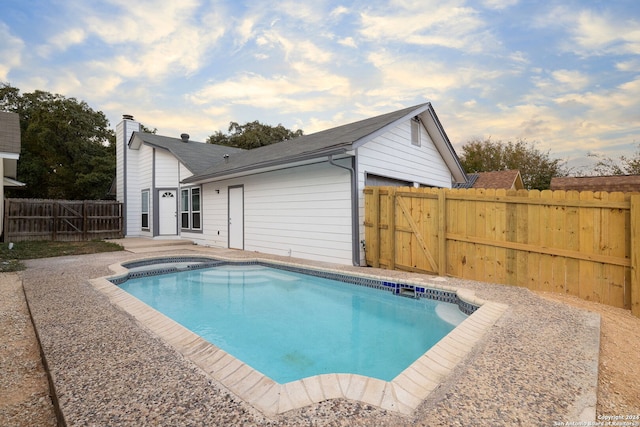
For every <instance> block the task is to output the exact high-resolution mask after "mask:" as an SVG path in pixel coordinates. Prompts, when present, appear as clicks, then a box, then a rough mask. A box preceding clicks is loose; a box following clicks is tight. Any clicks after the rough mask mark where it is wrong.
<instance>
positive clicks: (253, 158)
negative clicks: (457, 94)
mask: <svg viewBox="0 0 640 427" xmlns="http://www.w3.org/2000/svg"><path fill="white" fill-rule="evenodd" d="M414 116H419V117H420V119H421V121H422V122H423V123H424V124H425V128H426V129H427V132H428V133H429V135H430V136H431V138H432V140H433V141H434V143H435V145H436V148H437V149H438V151H439V152H440V155H441V156H442V158H443V159H444V161H445V162H446V164H447V166H448V167H449V169H450V170H451V172H452V175H453V177H454V179H455V180H456V181H466V176H465V174H464V170H463V169H462V166H461V165H460V161H459V159H458V156H457V155H456V154H455V151H454V150H453V146H452V145H451V143H450V141H449V138H448V137H447V135H446V133H445V132H444V129H443V128H442V126H441V125H440V121H439V120H438V117H437V116H436V114H435V111H434V110H433V107H432V106H431V103H425V104H420V105H416V106H413V107H409V108H404V109H402V110H398V111H394V112H391V113H387V114H383V115H380V116H376V117H372V118H369V119H365V120H360V121H357V122H354V123H349V124H346V125H343V126H338V127H335V128H331V129H327V130H324V131H320V132H316V133H313V134H310V135H304V136H300V137H297V138H294V139H291V140H287V141H283V142H279V143H275V144H271V145H267V146H263V147H259V148H256V149H253V150H247V151H242V152H239V153H235V155H234V154H233V153H230V157H229V159H228V162H223V163H218V164H216V165H215V166H212V167H210V168H209V169H207V170H205V171H203V172H201V173H199V174H196V175H194V176H192V177H190V178H187V179H185V180H184V182H198V181H206V180H210V179H214V178H220V177H228V176H229V175H237V174H242V173H246V172H250V171H256V170H258V169H265V168H273V167H277V166H280V165H285V164H291V163H296V162H304V161H309V160H311V159H317V158H320V157H327V156H330V155H342V154H346V153H347V152H349V151H351V150H354V149H356V148H357V147H359V146H360V145H362V144H364V143H366V142H368V141H370V140H371V139H373V138H375V137H376V136H378V135H380V134H381V133H383V132H385V131H386V130H387V128H388V127H390V126H394V125H395V124H396V123H397V122H399V121H401V120H406V119H408V118H411V117H414Z"/></svg>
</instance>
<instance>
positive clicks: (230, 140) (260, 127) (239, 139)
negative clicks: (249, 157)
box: [207, 120, 303, 150]
mask: <svg viewBox="0 0 640 427" xmlns="http://www.w3.org/2000/svg"><path fill="white" fill-rule="evenodd" d="M302 135H303V131H302V130H301V129H298V130H296V131H292V130H290V129H287V128H285V127H284V126H282V125H281V124H279V125H278V126H269V125H265V124H263V123H260V122H259V121H257V120H255V121H253V122H247V123H246V124H244V125H240V124H238V123H236V122H229V133H228V134H225V133H222V132H221V131H216V132H215V133H214V134H213V135H211V136H209V138H207V143H208V144H217V145H225V146H227V147H236V148H244V149H246V150H251V149H253V148H258V147H262V146H264V145H269V144H273V143H275V142H281V141H285V140H287V139H292V138H295V137H297V136H302Z"/></svg>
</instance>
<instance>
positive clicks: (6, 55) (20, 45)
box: [0, 22, 24, 81]
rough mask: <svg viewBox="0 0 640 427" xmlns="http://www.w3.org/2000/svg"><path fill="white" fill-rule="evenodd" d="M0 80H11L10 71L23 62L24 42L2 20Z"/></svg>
mask: <svg viewBox="0 0 640 427" xmlns="http://www.w3.org/2000/svg"><path fill="white" fill-rule="evenodd" d="M0 40H2V43H0V80H1V81H7V80H9V73H10V72H11V70H12V69H13V68H14V67H19V66H20V65H21V63H22V51H23V49H24V42H23V41H22V40H21V39H20V38H18V37H16V36H14V35H13V34H11V30H10V29H9V27H8V26H7V25H6V24H4V23H2V22H0Z"/></svg>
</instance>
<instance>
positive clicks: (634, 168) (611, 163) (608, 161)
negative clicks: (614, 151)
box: [589, 144, 640, 176]
mask: <svg viewBox="0 0 640 427" xmlns="http://www.w3.org/2000/svg"><path fill="white" fill-rule="evenodd" d="M589 157H594V158H596V159H598V162H597V163H596V164H595V165H594V166H593V172H594V174H595V175H601V176H606V175H640V144H638V149H637V151H636V152H635V154H634V155H633V157H627V156H625V155H622V156H620V157H619V158H618V160H617V161H616V160H614V159H612V158H611V157H608V156H604V155H600V154H595V153H589Z"/></svg>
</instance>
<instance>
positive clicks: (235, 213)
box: [229, 186, 244, 249]
mask: <svg viewBox="0 0 640 427" xmlns="http://www.w3.org/2000/svg"><path fill="white" fill-rule="evenodd" d="M229 248H230V249H244V188H243V187H242V186H239V187H229Z"/></svg>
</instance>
